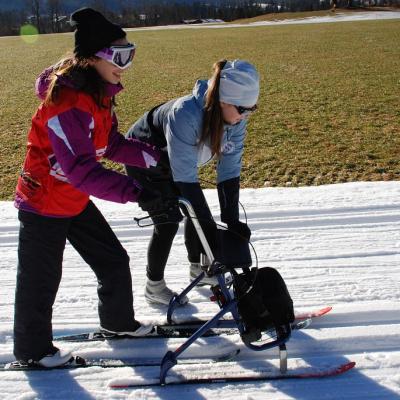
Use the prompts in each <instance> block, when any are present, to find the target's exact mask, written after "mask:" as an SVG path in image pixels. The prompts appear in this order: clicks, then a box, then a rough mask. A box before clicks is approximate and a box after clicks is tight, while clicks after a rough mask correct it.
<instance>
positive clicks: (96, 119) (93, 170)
mask: <svg viewBox="0 0 400 400" xmlns="http://www.w3.org/2000/svg"><path fill="white" fill-rule="evenodd" d="M51 72H52V69H51V68H50V69H47V70H46V71H44V72H43V73H42V74H41V75H40V76H39V78H38V80H37V82H36V93H37V95H38V96H39V98H40V99H41V100H43V99H44V97H45V95H46V91H47V88H48V84H49V81H48V79H49V76H50V74H51ZM59 79H63V78H59ZM106 89H107V92H106V97H105V98H104V101H103V103H104V105H105V106H106V107H103V108H101V107H99V106H98V105H97V104H96V103H95V102H94V100H93V98H92V97H91V96H90V95H88V94H86V93H84V92H81V91H78V90H76V89H74V87H73V85H71V83H70V82H66V83H65V85H64V82H63V86H62V89H61V93H60V97H59V98H60V100H59V101H57V104H50V105H45V104H43V103H42V104H41V105H40V106H39V108H38V110H37V112H36V114H35V115H34V116H33V118H32V126H31V129H30V131H29V135H28V144H27V153H26V157H25V161H24V164H23V169H22V171H21V175H20V177H19V178H18V183H17V189H16V195H15V206H16V207H17V208H19V209H21V210H25V211H29V212H34V213H36V214H41V215H45V216H51V217H70V216H74V215H77V214H79V213H80V212H82V211H83V210H84V208H85V207H86V205H87V203H88V201H89V196H90V195H93V196H95V197H98V198H100V199H104V200H110V201H114V202H117V203H126V202H128V201H137V199H138V197H139V195H140V192H141V190H142V188H141V186H140V184H138V183H137V182H136V181H135V180H134V179H132V178H130V177H128V176H126V175H123V174H120V173H117V172H115V171H112V170H109V169H106V168H104V167H103V166H102V164H101V163H100V162H99V160H100V159H101V158H102V157H105V158H108V159H110V160H113V161H116V162H119V163H123V164H128V165H132V166H136V167H140V168H148V167H149V166H150V165H155V164H156V163H157V162H158V160H159V158H160V153H159V151H158V150H157V149H155V148H154V147H152V146H149V145H147V144H146V143H143V142H140V141H138V140H128V139H125V137H124V136H122V135H121V134H120V133H119V132H118V122H117V118H116V115H115V113H114V111H113V107H112V98H113V96H114V95H115V94H117V93H118V92H119V91H120V90H121V89H122V86H121V85H112V84H107V88H106Z"/></svg>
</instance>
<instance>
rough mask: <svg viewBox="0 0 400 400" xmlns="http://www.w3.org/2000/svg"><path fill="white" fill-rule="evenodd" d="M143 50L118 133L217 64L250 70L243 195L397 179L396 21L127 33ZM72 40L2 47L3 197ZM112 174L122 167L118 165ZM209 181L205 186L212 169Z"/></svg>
mask: <svg viewBox="0 0 400 400" xmlns="http://www.w3.org/2000/svg"><path fill="white" fill-rule="evenodd" d="M129 38H130V39H131V40H133V41H135V42H136V43H137V44H138V51H137V57H136V59H135V65H134V67H133V68H132V69H131V70H129V71H128V72H127V73H126V76H125V77H124V85H125V88H126V90H125V91H124V92H123V93H122V94H121V95H119V96H118V98H117V102H118V109H117V112H118V116H119V120H120V128H121V131H122V132H124V131H125V130H126V129H127V128H128V127H129V126H130V124H131V123H132V122H134V121H135V119H137V118H138V117H140V115H141V114H142V113H143V112H144V111H145V110H147V109H149V108H150V107H152V106H153V105H156V104H158V103H161V102H163V101H166V100H168V99H170V98H172V97H178V96H181V95H184V94H186V93H188V92H189V91H191V89H192V86H193V84H194V82H195V80H196V79H197V78H206V77H208V76H209V75H210V74H211V66H212V64H213V62H214V61H216V60H218V59H220V58H230V59H232V58H242V59H247V60H250V61H252V62H253V63H255V65H256V66H257V67H258V69H259V71H260V73H261V76H262V80H261V85H262V89H261V96H260V101H259V110H258V111H257V113H255V114H254V116H252V117H251V119H250V122H249V129H248V138H247V141H246V149H245V156H244V168H243V174H242V182H243V186H247V187H260V186H263V185H271V186H275V185H283V186H284V185H288V184H291V185H293V186H296V185H315V184H327V183H337V182H348V181H359V180H368V181H372V180H399V179H400V157H399V154H400V106H399V94H400V90H399V89H400V75H399V71H400V45H399V43H400V21H399V20H392V21H390V20H389V21H365V22H345V23H332V24H315V25H314V24H313V25H297V26H291V25H288V26H274V27H257V28H240V29H235V28H232V29H230V28H228V29H198V30H197V29H196V30H171V31H168V30H164V31H142V32H130V33H129ZM72 41H73V37H72V35H70V34H65V35H47V36H40V37H39V40H38V41H37V42H36V43H35V44H24V43H23V42H22V40H21V39H19V38H16V37H14V38H1V39H0V59H1V60H2V61H1V63H0V84H1V88H2V90H1V91H0V110H1V113H0V137H1V144H2V145H1V147H0V148H1V150H0V152H1V157H0V180H1V182H0V184H1V185H0V199H11V198H12V194H13V191H14V186H15V180H16V177H17V175H18V172H19V170H20V167H21V163H22V161H23V157H24V153H25V144H26V135H27V131H28V129H29V126H30V118H31V116H32V114H33V113H34V112H35V109H36V107H37V106H38V104H39V102H38V100H37V99H36V98H35V96H34V95H33V87H34V81H35V78H36V76H37V75H38V74H39V73H40V71H41V70H42V69H44V68H45V67H46V66H48V65H50V64H52V63H54V62H56V61H57V60H58V59H59V58H60V57H61V56H62V55H64V54H65V53H66V51H67V50H68V49H69V48H70V47H71V46H72ZM114 167H115V166H114ZM202 175H203V177H205V178H209V177H210V175H211V176H212V175H213V173H212V172H211V168H210V167H208V168H205V169H204V171H203V172H202Z"/></svg>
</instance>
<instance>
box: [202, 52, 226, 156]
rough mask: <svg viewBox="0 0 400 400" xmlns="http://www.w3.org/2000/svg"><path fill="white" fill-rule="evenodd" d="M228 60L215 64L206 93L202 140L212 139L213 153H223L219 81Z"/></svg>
mask: <svg viewBox="0 0 400 400" xmlns="http://www.w3.org/2000/svg"><path fill="white" fill-rule="evenodd" d="M226 63H227V60H220V61H218V62H216V63H215V64H214V65H213V70H214V73H213V76H212V77H211V79H210V84H209V86H208V89H207V93H206V101H205V105H204V113H203V126H202V131H201V137H200V142H201V143H205V142H207V141H210V147H211V152H212V155H217V156H219V155H220V154H221V142H222V135H223V131H224V119H223V116H222V109H221V105H220V103H219V81H220V78H221V71H222V69H223V68H224V67H225V64H226Z"/></svg>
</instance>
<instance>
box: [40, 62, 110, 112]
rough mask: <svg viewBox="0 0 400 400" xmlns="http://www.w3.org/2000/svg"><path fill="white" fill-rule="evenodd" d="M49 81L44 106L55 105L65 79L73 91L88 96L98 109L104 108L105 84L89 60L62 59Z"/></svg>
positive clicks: (54, 68)
mask: <svg viewBox="0 0 400 400" xmlns="http://www.w3.org/2000/svg"><path fill="white" fill-rule="evenodd" d="M49 79H50V84H49V87H48V89H47V93H46V98H45V100H44V104H45V105H49V104H54V103H57V101H58V100H59V99H60V94H61V89H62V87H63V86H64V85H63V82H62V81H63V79H67V80H68V81H70V82H71V83H72V84H73V87H74V88H75V89H77V90H79V91H82V92H84V93H87V94H89V95H90V96H91V97H92V98H93V100H94V102H95V103H96V104H97V105H98V106H99V107H106V106H105V105H104V104H103V99H104V97H105V92H106V91H105V82H104V81H103V79H102V78H101V76H100V75H99V74H98V73H97V71H96V70H95V68H93V67H92V66H91V65H90V64H89V59H85V58H76V57H74V56H70V57H67V58H64V59H62V60H61V61H60V62H58V63H57V64H56V65H55V66H54V67H53V71H52V73H51V75H50V78H49ZM113 104H114V100H113Z"/></svg>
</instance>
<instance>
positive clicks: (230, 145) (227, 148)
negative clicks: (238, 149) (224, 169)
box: [221, 140, 235, 154]
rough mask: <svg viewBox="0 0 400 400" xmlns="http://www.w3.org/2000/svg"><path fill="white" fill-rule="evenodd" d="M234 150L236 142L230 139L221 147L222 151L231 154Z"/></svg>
mask: <svg viewBox="0 0 400 400" xmlns="http://www.w3.org/2000/svg"><path fill="white" fill-rule="evenodd" d="M234 151H235V143H233V142H231V141H229V140H228V141H227V142H226V143H224V145H223V146H222V149H221V152H222V153H224V154H230V153H233V152H234Z"/></svg>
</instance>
